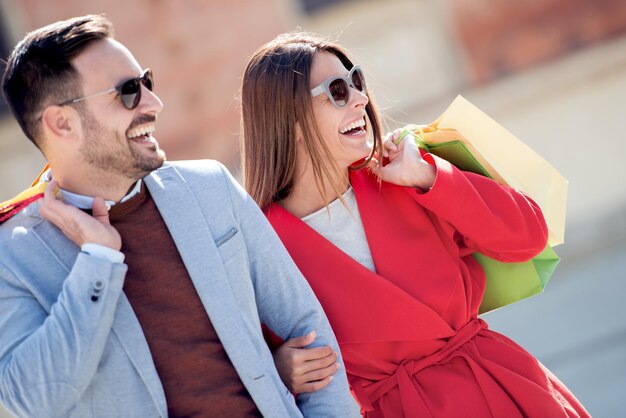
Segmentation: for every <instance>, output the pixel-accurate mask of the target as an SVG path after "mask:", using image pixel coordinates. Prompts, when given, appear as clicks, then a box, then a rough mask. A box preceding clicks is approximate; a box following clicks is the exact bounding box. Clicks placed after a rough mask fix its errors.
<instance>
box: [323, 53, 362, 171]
mask: <svg viewBox="0 0 626 418" xmlns="http://www.w3.org/2000/svg"><path fill="white" fill-rule="evenodd" d="M348 73H349V69H346V68H345V67H344V66H343V64H342V63H341V61H339V58H337V57H336V56H335V55H333V54H331V53H329V52H319V53H317V54H316V55H315V56H314V57H313V63H312V65H311V88H315V87H317V86H319V85H320V84H322V83H323V82H324V81H325V80H327V79H328V78H331V77H336V76H342V77H346V76H347V75H348ZM367 102H368V98H367V96H366V95H365V92H363V93H361V92H360V91H358V90H356V89H354V88H352V87H350V98H349V100H348V103H347V104H346V106H345V107H343V108H341V109H337V108H336V107H335V106H334V105H333V104H332V102H331V101H330V99H329V97H328V95H327V94H326V93H323V94H320V95H318V96H316V97H313V98H312V106H313V116H314V118H315V121H316V122H317V125H318V127H319V129H320V132H321V134H322V139H323V140H324V141H325V142H326V146H328V149H329V150H330V152H331V154H332V155H333V156H334V158H335V161H336V162H337V164H338V166H339V167H340V168H347V167H348V166H350V165H351V164H352V163H354V162H355V161H358V160H360V159H362V158H365V157H367V156H368V155H369V153H370V145H369V144H368V142H367V132H366V131H365V114H366V113H365V106H366V105H367Z"/></svg>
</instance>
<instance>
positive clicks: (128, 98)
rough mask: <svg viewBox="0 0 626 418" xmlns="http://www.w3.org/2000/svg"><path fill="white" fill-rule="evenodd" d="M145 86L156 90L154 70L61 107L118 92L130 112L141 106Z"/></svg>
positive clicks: (146, 71)
mask: <svg viewBox="0 0 626 418" xmlns="http://www.w3.org/2000/svg"><path fill="white" fill-rule="evenodd" d="M142 84H143V85H144V86H145V87H146V88H147V89H148V90H150V91H152V89H153V88H154V79H153V77H152V70H151V69H149V68H148V69H146V70H144V72H143V73H141V75H140V76H139V77H135V78H131V79H129V80H126V81H124V82H123V83H121V84H119V85H117V86H115V87H113V88H110V89H108V90H105V91H101V92H99V93H94V94H90V95H89V96H84V97H79V98H77V99H72V100H68V101H66V102H63V103H60V104H59V106H65V105H68V104H71V103H76V102H82V101H83V100H87V99H91V98H92V97H97V96H104V95H105V94H111V93H113V92H117V94H118V95H119V96H120V100H121V101H122V104H123V105H124V107H125V108H126V109H128V110H132V109H134V108H136V107H137V106H139V102H141V85H142Z"/></svg>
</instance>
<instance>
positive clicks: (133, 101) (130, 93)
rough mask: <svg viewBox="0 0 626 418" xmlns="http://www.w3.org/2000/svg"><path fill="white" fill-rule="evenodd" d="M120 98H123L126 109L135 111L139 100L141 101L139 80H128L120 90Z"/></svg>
mask: <svg viewBox="0 0 626 418" xmlns="http://www.w3.org/2000/svg"><path fill="white" fill-rule="evenodd" d="M120 97H121V98H122V103H123V104H124V107H125V108H126V109H134V108H136V107H137V105H138V104H139V100H141V88H140V84H139V80H138V79H136V78H133V79H132V80H128V81H127V82H125V83H124V84H122V88H121V89H120Z"/></svg>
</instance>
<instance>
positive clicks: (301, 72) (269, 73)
mask: <svg viewBox="0 0 626 418" xmlns="http://www.w3.org/2000/svg"><path fill="white" fill-rule="evenodd" d="M319 52H329V53H331V54H333V55H335V56H337V58H339V60H340V61H341V63H342V64H343V65H344V66H345V67H346V69H347V70H350V69H351V68H352V67H353V64H352V61H350V59H349V58H348V56H347V53H346V52H345V50H344V49H343V48H342V47H341V46H339V45H337V44H336V43H334V42H332V41H330V40H328V39H326V38H324V37H321V36H319V35H315V34H312V33H303V32H294V33H286V34H282V35H280V36H278V37H277V38H275V39H274V40H273V41H271V42H269V43H267V44H265V45H263V46H262V47H261V48H260V49H259V50H258V51H257V52H256V53H255V54H254V55H253V56H252V58H251V59H250V62H249V63H248V66H247V67H246V70H245V72H244V74H243V80H242V86H241V100H242V128H243V151H242V164H243V179H244V186H245V188H246V190H247V191H248V193H250V195H251V196H252V198H253V199H254V200H255V201H256V203H257V204H258V205H259V206H260V207H261V208H265V207H266V206H267V205H269V204H270V203H272V202H275V201H279V200H282V199H284V198H286V197H287V196H289V194H290V193H291V191H292V189H293V186H294V181H295V175H296V125H297V123H299V124H300V128H301V130H302V136H303V143H304V145H305V146H306V149H307V152H308V153H309V155H310V159H311V165H312V169H313V174H314V178H315V183H316V185H317V189H318V191H319V192H320V193H321V194H322V196H326V190H325V184H328V183H330V186H331V188H332V189H333V191H334V192H335V193H336V194H337V196H338V197H340V195H341V192H340V191H339V189H338V187H337V185H336V184H334V183H333V182H332V180H331V179H333V178H338V175H343V173H341V170H340V169H339V167H338V166H337V164H336V163H335V161H334V159H333V157H332V154H331V153H330V151H329V149H328V147H327V146H326V144H325V142H324V141H323V140H322V137H321V133H320V130H319V128H318V126H317V123H316V122H315V120H314V118H313V109H312V104H311V103H312V102H311V86H310V82H309V80H310V73H311V64H312V62H313V57H314V56H315V54H316V53H319ZM368 97H369V93H368ZM369 99H370V101H369V102H368V104H367V105H366V107H365V110H366V114H367V122H368V125H369V126H368V131H369V130H371V132H372V136H373V142H374V147H373V149H372V152H371V153H370V155H369V156H368V157H367V158H366V159H365V161H363V162H362V163H360V164H358V165H357V166H353V167H351V169H360V168H363V167H365V166H366V165H367V164H368V163H369V161H370V160H371V159H372V157H373V155H374V153H375V151H379V150H380V147H381V145H380V144H381V143H382V140H381V126H380V120H379V116H378V112H377V110H376V106H375V105H374V104H373V103H372V100H371V97H369Z"/></svg>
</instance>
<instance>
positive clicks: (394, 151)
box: [371, 129, 436, 191]
mask: <svg viewBox="0 0 626 418" xmlns="http://www.w3.org/2000/svg"><path fill="white" fill-rule="evenodd" d="M399 138H400V130H399V129H396V130H395V131H393V132H389V133H388V134H387V135H385V139H384V140H383V157H385V158H389V164H387V165H386V166H384V167H383V166H382V165H381V163H380V160H382V159H381V158H380V157H379V159H377V160H375V159H372V162H373V163H372V165H371V169H372V171H373V172H374V174H376V175H378V176H379V177H380V178H381V180H383V181H386V182H389V183H394V184H397V185H399V186H407V187H416V188H419V189H422V190H424V191H427V190H429V189H430V188H431V187H432V186H433V184H434V182H435V176H436V169H435V167H433V166H432V165H430V164H428V163H427V162H426V161H424V159H423V158H422V156H421V155H420V152H419V148H418V147H417V144H416V143H415V140H414V138H413V137H412V136H411V135H407V136H405V137H404V138H403V139H402V140H400V142H399V143H398V144H397V145H396V144H395V142H397V141H398V139H399Z"/></svg>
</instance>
